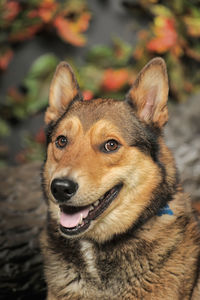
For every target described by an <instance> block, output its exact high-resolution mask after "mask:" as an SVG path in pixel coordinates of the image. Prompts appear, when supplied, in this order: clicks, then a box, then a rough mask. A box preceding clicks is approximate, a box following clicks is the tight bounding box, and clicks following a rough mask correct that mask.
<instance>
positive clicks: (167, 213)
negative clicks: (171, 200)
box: [157, 204, 174, 217]
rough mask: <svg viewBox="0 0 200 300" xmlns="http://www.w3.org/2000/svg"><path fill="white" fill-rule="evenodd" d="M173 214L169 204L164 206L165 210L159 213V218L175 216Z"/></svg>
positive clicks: (162, 209)
mask: <svg viewBox="0 0 200 300" xmlns="http://www.w3.org/2000/svg"><path fill="white" fill-rule="evenodd" d="M173 214H174V213H173V211H172V210H171V208H170V207H169V205H168V204H167V205H166V206H164V207H163V208H161V209H160V211H159V212H158V213H157V216H159V217H161V216H162V215H170V216H173Z"/></svg>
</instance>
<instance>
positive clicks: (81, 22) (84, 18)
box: [76, 12, 91, 32]
mask: <svg viewBox="0 0 200 300" xmlns="http://www.w3.org/2000/svg"><path fill="white" fill-rule="evenodd" d="M90 19H91V14H90V13H89V12H85V13H83V14H82V15H81V16H80V17H79V19H78V21H77V22H76V27H77V29H78V30H79V31H81V32H83V31H86V30H87V29H88V27H89V21H90Z"/></svg>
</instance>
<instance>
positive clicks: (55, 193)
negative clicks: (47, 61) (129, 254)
mask: <svg viewBox="0 0 200 300" xmlns="http://www.w3.org/2000/svg"><path fill="white" fill-rule="evenodd" d="M167 97H168V78H167V72H166V66H165V63H164V61H163V60H162V59H161V58H156V59H153V60H152V61H150V63H149V64H147V65H146V66H145V67H144V69H143V70H142V71H141V72H140V73H139V75H138V78H137V80H136V81H135V83H134V85H133V86H132V88H131V90H130V91H129V93H128V95H127V97H126V99H125V100H124V101H117V100H114V99H101V98H99V99H94V100H90V101H83V99H82V96H81V93H80V90H79V87H78V83H77V81H76V79H75V76H74V74H73V71H72V70H71V68H70V66H69V65H68V64H67V63H65V62H62V63H60V64H59V66H58V67H57V70H56V73H55V75H54V78H53V81H52V83H51V87H50V97H49V107H48V109H47V111H46V115H45V122H46V124H47V125H48V131H47V142H48V145H47V159H46V162H45V165H44V172H43V179H44V180H43V182H44V190H45V194H46V196H47V199H48V203H49V212H50V218H51V221H52V222H53V223H54V224H55V226H56V227H57V228H58V229H59V230H60V233H61V234H62V235H63V236H65V237H81V236H84V237H88V238H92V239H94V240H96V241H99V242H104V241H106V240H109V239H111V238H112V237H113V236H114V235H117V234H121V233H124V232H126V231H127V230H129V229H130V228H131V227H133V225H134V224H136V223H138V222H140V221H141V220H142V219H145V218H147V217H149V216H151V215H153V214H155V213H156V211H157V210H158V209H159V208H160V207H161V206H163V205H164V204H165V202H166V199H167V197H169V196H170V195H171V194H172V191H173V188H174V183H175V168H174V164H173V159H172V157H171V154H170V152H169V151H168V149H167V147H166V146H165V144H164V143H163V140H162V134H161V133H162V127H163V125H164V124H165V123H166V122H167V119H168V111H167V105H166V104H167Z"/></svg>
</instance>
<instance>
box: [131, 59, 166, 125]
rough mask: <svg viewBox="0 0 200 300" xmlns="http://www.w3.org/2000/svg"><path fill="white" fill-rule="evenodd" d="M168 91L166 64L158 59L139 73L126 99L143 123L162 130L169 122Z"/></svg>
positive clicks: (153, 60)
mask: <svg viewBox="0 0 200 300" xmlns="http://www.w3.org/2000/svg"><path fill="white" fill-rule="evenodd" d="M168 89H169V88H168V76H167V69H166V64H165V62H164V60H163V59H162V58H159V57H157V58H154V59H152V60H151V61H150V62H149V63H148V64H147V65H146V66H145V67H144V68H143V69H142V71H141V72H140V73H139V75H138V77H137V79H136V81H135V82H134V84H133V86H132V88H131V89H130V91H129V93H128V95H127V98H126V99H127V101H128V102H129V103H130V104H131V105H132V106H133V108H134V109H135V111H136V114H137V115H138V117H139V118H140V119H141V120H142V121H144V122H146V123H149V124H150V123H151V124H152V123H153V124H154V125H155V126H156V127H159V128H161V127H162V126H163V125H164V124H165V123H166V122H167V120H168V109H167V99H168Z"/></svg>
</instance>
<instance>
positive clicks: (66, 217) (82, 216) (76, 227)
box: [60, 183, 123, 235]
mask: <svg viewBox="0 0 200 300" xmlns="http://www.w3.org/2000/svg"><path fill="white" fill-rule="evenodd" d="M122 186H123V184H122V183H120V184H117V185H115V186H114V187H113V188H112V189H110V190H109V191H107V192H106V193H105V194H104V195H103V196H102V197H101V198H99V199H98V200H97V201H96V202H94V203H93V204H90V205H87V206H79V207H76V206H68V205H60V211H61V212H60V230H61V232H62V233H64V234H66V235H76V234H80V233H82V232H83V231H85V230H86V229H88V228H89V226H90V224H91V221H93V220H95V219H97V218H98V217H99V216H100V215H101V214H102V213H103V212H104V211H105V210H106V209H107V208H108V206H109V205H110V204H111V202H112V201H113V200H114V199H115V198H116V197H117V196H118V194H119V192H120V190H121V188H122Z"/></svg>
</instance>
